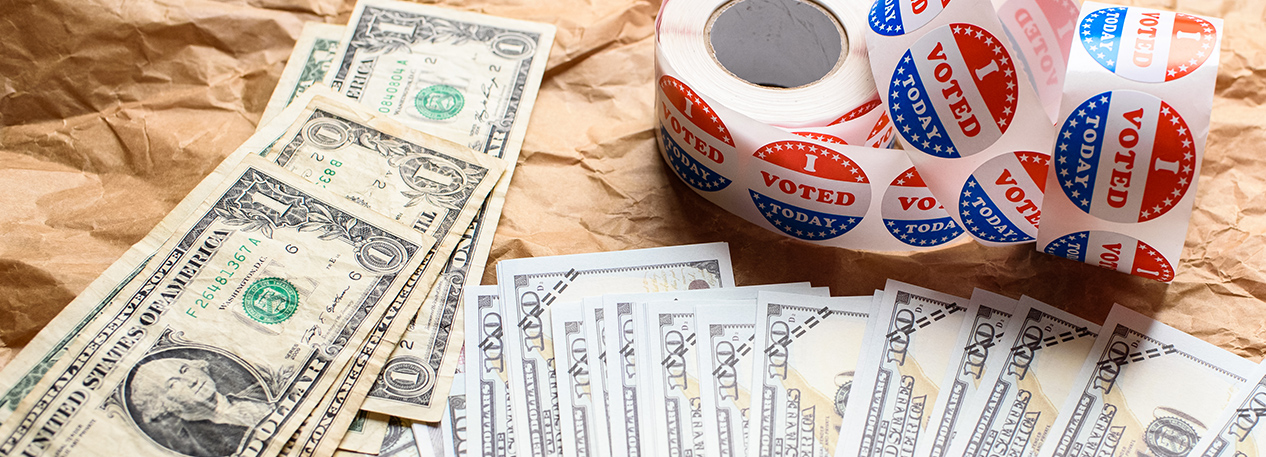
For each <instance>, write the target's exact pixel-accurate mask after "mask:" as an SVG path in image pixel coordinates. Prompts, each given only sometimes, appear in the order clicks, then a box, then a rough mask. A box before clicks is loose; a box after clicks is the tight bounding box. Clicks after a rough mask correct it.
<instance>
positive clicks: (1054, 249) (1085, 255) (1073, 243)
mask: <svg viewBox="0 0 1266 457" xmlns="http://www.w3.org/2000/svg"><path fill="white" fill-rule="evenodd" d="M1043 251H1045V252H1046V253H1047V254H1053V255H1057V256H1060V257H1064V258H1068V259H1073V260H1076V261H1078V262H1084V263H1089V264H1091V265H1098V266H1100V267H1103V268H1107V269H1109V270H1116V271H1120V272H1122V273H1129V274H1132V275H1134V276H1141V277H1144V278H1149V279H1155V280H1157V281H1162V282H1170V281H1173V280H1174V267H1173V266H1172V265H1170V264H1169V261H1168V260H1166V259H1165V256H1163V255H1161V253H1160V252H1159V251H1157V250H1156V249H1155V248H1153V247H1151V246H1150V245H1148V244H1147V243H1144V242H1142V241H1139V240H1137V239H1134V238H1133V237H1130V236H1126V235H1122V234H1119V233H1114V232H1107V231H1101V230H1090V231H1083V232H1076V233H1070V234H1068V235H1064V236H1062V237H1060V238H1058V239H1056V240H1055V241H1052V242H1051V243H1050V244H1047V245H1046V247H1045V248H1043Z"/></svg>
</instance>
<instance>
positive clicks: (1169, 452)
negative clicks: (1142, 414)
mask: <svg viewBox="0 0 1266 457" xmlns="http://www.w3.org/2000/svg"><path fill="white" fill-rule="evenodd" d="M1197 441H1200V436H1199V435H1197V434H1196V429H1195V428H1194V427H1192V426H1191V424H1188V423H1187V422H1185V421H1183V420H1182V419H1179V418H1177V417H1171V416H1165V417H1158V418H1156V420H1154V421H1152V423H1151V424H1148V425H1147V430H1145V431H1144V432H1143V442H1144V443H1147V448H1148V449H1151V450H1152V452H1153V453H1154V454H1155V455H1156V457H1183V456H1185V455H1187V453H1189V452H1191V448H1193V447H1195V446H1196V442H1197Z"/></svg>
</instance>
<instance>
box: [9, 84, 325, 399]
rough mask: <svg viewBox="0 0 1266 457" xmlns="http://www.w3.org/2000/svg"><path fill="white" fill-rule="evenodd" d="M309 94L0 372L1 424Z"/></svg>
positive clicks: (204, 182) (289, 119)
mask: <svg viewBox="0 0 1266 457" xmlns="http://www.w3.org/2000/svg"><path fill="white" fill-rule="evenodd" d="M314 95H315V94H314V93H313V94H306V95H303V96H301V97H300V98H299V101H298V102H297V103H296V104H295V105H297V106H293V107H290V108H287V109H286V110H284V111H283V112H282V114H280V115H279V116H278V117H277V118H276V119H274V120H273V122H270V123H268V124H266V125H263V126H262V127H261V128H260V129H258V130H257V131H256V132H255V134H253V135H251V137H250V138H248V139H247V140H246V141H245V142H243V143H242V145H241V146H239V147H238V148H237V149H236V150H234V151H233V152H232V153H230V154H229V155H228V157H226V158H225V159H224V161H223V162H221V163H220V165H219V166H217V167H216V168H215V170H213V171H212V172H211V173H210V174H209V175H208V176H207V177H206V178H204V179H203V180H202V182H200V183H199V184H198V185H197V186H195V187H194V189H193V190H192V191H190V192H189V194H188V195H186V196H185V198H184V199H183V200H181V202H180V203H179V204H177V205H176V207H175V208H174V209H172V211H171V212H170V213H168V214H167V216H166V217H164V218H163V220H162V221H161V222H159V224H158V225H156V226H155V227H154V228H153V229H152V230H150V232H149V233H148V234H146V235H145V237H144V238H142V239H141V241H139V242H137V243H136V244H135V245H133V246H132V247H131V248H130V249H128V250H127V251H126V252H125V253H124V254H123V256H121V257H120V258H119V259H118V260H116V261H115V262H114V263H113V264H111V265H110V267H108V268H107V269H106V270H105V271H104V272H103V273H102V274H101V276H99V277H97V279H95V280H93V282H92V283H91V284H89V285H88V287H87V288H86V289H85V290H84V291H83V292H82V293H80V294H79V296H77V297H75V299H74V300H72V301H71V302H70V303H69V304H67V305H66V307H65V308H64V309H63V310H62V312H61V313H59V314H58V315H57V317H55V318H54V319H53V320H52V321H51V322H49V324H48V325H46V326H45V327H44V329H43V330H41V331H40V332H39V333H38V334H37V335H36V336H35V338H33V339H32V340H31V342H29V343H27V345H26V347H25V348H24V349H23V350H22V352H20V353H19V354H18V355H17V356H16V357H15V358H14V359H13V360H11V361H9V363H8V364H6V365H5V367H4V369H3V370H0V423H3V422H5V421H6V420H7V418H8V417H9V415H10V414H12V412H13V411H14V409H15V408H16V407H17V405H18V403H19V402H20V401H22V399H23V398H24V397H25V396H26V395H27V394H28V393H30V392H31V389H33V388H34V387H35V384H36V383H38V382H39V381H40V378H42V377H43V376H44V374H45V373H46V372H47V371H48V369H49V368H51V367H52V366H53V365H54V364H56V363H57V361H58V360H59V359H60V358H61V357H62V356H63V355H64V354H66V353H68V352H72V351H75V350H77V348H76V346H75V345H74V344H73V343H74V338H75V336H76V335H78V334H79V333H81V332H88V331H90V330H89V329H88V325H89V324H90V323H91V322H92V321H93V320H94V319H95V318H96V317H97V316H99V315H100V314H101V313H102V312H104V311H105V309H106V306H107V305H108V304H109V303H110V302H111V301H112V300H114V299H115V298H116V297H117V296H118V295H119V294H120V293H122V292H123V288H124V286H126V285H127V284H128V283H129V282H131V281H132V280H133V279H135V278H136V277H137V275H139V274H141V272H142V270H144V269H145V268H146V267H147V266H149V262H151V261H152V259H154V256H155V252H156V251H157V250H158V248H159V247H160V246H162V244H163V243H164V242H166V241H167V239H168V238H170V237H171V236H172V233H173V231H174V230H175V229H176V226H177V225H179V224H180V223H181V222H183V221H184V220H185V219H186V218H188V217H190V216H191V215H192V214H193V212H194V211H195V210H197V208H198V206H199V205H201V204H202V203H203V200H205V199H207V198H210V195H211V192H212V191H214V190H215V188H216V187H217V186H218V185H219V184H220V183H221V182H222V181H223V180H225V179H227V177H228V174H229V173H230V172H232V171H233V170H234V169H235V168H236V167H237V165H238V164H239V163H241V161H242V159H243V158H245V157H246V156H249V155H258V154H262V153H263V152H264V151H266V150H267V149H268V148H269V147H270V146H271V145H272V144H273V143H274V142H275V141H277V139H278V138H280V137H281V135H282V134H283V133H285V131H286V129H287V128H289V127H290V124H292V123H293V122H294V120H295V119H297V118H298V116H299V114H300V112H301V111H302V110H303V107H304V106H305V105H307V103H308V101H310V100H311V99H312V97H313V96H314Z"/></svg>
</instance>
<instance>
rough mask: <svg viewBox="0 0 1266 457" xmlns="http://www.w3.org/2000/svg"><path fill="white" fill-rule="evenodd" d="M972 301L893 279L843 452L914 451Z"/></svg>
mask: <svg viewBox="0 0 1266 457" xmlns="http://www.w3.org/2000/svg"><path fill="white" fill-rule="evenodd" d="M967 303H968V302H967V300H964V299H962V298H959V297H955V296H952V295H947V294H943V293H940V292H936V291H932V290H928V289H924V288H922V287H916V286H912V285H909V284H905V283H901V282H898V281H893V280H888V283H887V285H886V286H885V287H884V298H883V302H882V303H881V305H880V306H879V308H878V309H877V310H876V311H875V314H874V316H873V321H872V323H871V324H872V325H871V328H870V329H868V334H869V335H870V337H869V338H868V339H867V341H866V349H865V351H864V352H863V355H862V358H861V359H860V361H859V362H858V368H857V375H856V377H855V378H854V382H853V385H852V389H851V391H850V395H851V397H852V398H851V401H852V403H853V405H855V406H854V407H853V408H849V409H848V410H847V411H845V415H844V420H843V422H842V425H841V430H847V431H848V432H849V433H845V434H843V435H842V436H841V437H840V438H841V439H840V444H839V447H837V448H836V453H835V455H836V456H837V457H879V456H894V455H895V456H899V457H909V456H912V455H913V454H914V451H915V449H916V448H917V446H918V441H919V440H920V439H931V438H929V437H925V436H924V435H926V434H928V433H925V432H928V431H929V430H928V428H929V427H928V419H929V416H930V414H929V413H930V412H931V411H929V409H930V408H931V405H930V404H929V403H930V402H934V401H936V396H937V394H939V393H940V388H941V387H942V386H940V385H939V383H940V381H941V377H942V376H943V375H944V374H945V372H946V370H948V369H949V366H950V360H949V356H950V351H951V349H953V345H954V341H956V340H957V339H958V334H959V329H960V328H961V326H962V323H963V318H964V314H965V313H964V312H963V311H964V310H966V308H967V307H966V304H967Z"/></svg>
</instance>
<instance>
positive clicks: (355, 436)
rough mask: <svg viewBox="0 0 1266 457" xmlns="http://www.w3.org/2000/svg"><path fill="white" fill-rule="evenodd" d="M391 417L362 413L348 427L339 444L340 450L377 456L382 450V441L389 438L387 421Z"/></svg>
mask: <svg viewBox="0 0 1266 457" xmlns="http://www.w3.org/2000/svg"><path fill="white" fill-rule="evenodd" d="M390 419H391V416H387V415H384V414H378V413H371V412H368V411H360V412H357V413H356V417H355V418H354V419H352V425H350V426H348V427H347V434H345V435H343V440H342V441H340V442H339V443H338V448H339V450H343V451H351V452H357V453H361V454H377V453H378V452H379V451H381V450H382V439H383V437H385V436H387V421H388V420H390Z"/></svg>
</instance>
